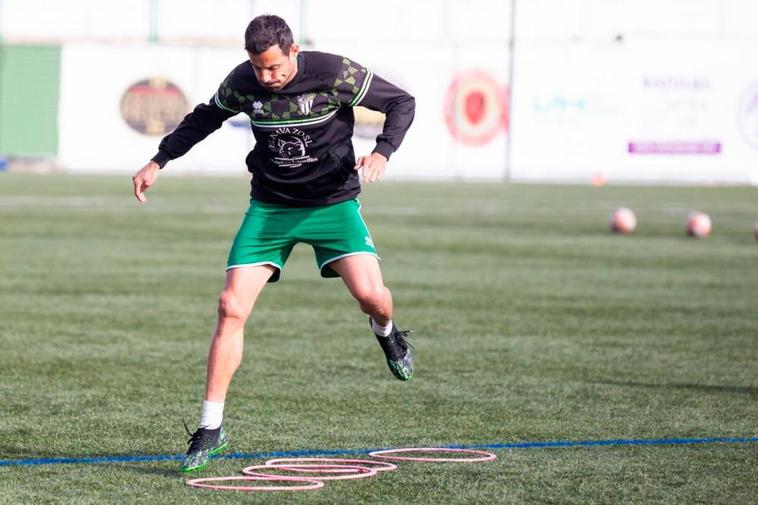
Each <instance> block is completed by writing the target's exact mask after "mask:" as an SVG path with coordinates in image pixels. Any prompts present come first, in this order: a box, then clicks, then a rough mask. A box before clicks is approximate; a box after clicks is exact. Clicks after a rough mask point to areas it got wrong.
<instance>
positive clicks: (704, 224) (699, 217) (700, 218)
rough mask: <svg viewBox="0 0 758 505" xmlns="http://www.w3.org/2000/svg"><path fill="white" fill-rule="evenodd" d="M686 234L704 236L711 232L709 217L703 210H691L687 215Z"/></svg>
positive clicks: (695, 236)
mask: <svg viewBox="0 0 758 505" xmlns="http://www.w3.org/2000/svg"><path fill="white" fill-rule="evenodd" d="M686 229H687V235H689V236H690V237H693V238H705V237H707V236H708V235H710V234H711V218H710V217H709V216H708V214H706V213H704V212H692V213H691V214H690V215H689V216H687V225H686Z"/></svg>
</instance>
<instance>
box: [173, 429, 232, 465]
mask: <svg viewBox="0 0 758 505" xmlns="http://www.w3.org/2000/svg"><path fill="white" fill-rule="evenodd" d="M184 429H186V430H187V434H188V435H190V439H189V440H187V443H188V444H190V446H189V450H187V455H186V456H185V457H184V459H183V460H182V466H181V467H179V471H181V472H184V473H186V472H194V471H197V470H202V469H203V468H205V467H206V466H208V462H209V460H210V459H211V456H213V455H214V454H218V453H219V452H221V451H223V450H224V449H225V448H226V446H227V445H229V441H228V440H227V438H226V433H225V432H224V428H222V427H220V426H219V427H218V428H216V429H215V430H209V429H207V428H198V429H197V431H195V433H190V432H189V429H187V425H186V424H185V426H184Z"/></svg>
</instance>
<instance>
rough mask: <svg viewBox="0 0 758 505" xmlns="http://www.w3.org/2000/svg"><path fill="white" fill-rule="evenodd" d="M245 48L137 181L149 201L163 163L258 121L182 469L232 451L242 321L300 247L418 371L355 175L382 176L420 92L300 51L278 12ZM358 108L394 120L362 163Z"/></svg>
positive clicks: (399, 362)
mask: <svg viewBox="0 0 758 505" xmlns="http://www.w3.org/2000/svg"><path fill="white" fill-rule="evenodd" d="M245 50H246V51H247V54H248V60H246V61H245V62H243V63H241V64H240V65H238V66H237V67H236V68H234V70H232V72H231V73H230V74H229V75H228V76H227V78H226V79H224V81H223V82H222V83H221V85H220V86H219V88H218V91H216V94H215V95H214V96H213V98H211V100H210V101H209V102H208V103H207V104H200V105H198V106H197V107H195V109H194V110H193V111H192V112H191V113H190V114H188V115H187V116H186V117H185V118H184V120H183V121H182V122H181V124H179V126H178V127H177V128H176V130H174V132H173V133H171V134H169V135H168V136H166V137H165V138H164V139H163V140H162V141H161V143H160V146H159V148H158V154H156V155H155V156H154V157H153V158H152V159H151V160H150V161H149V162H148V163H147V165H145V166H144V167H143V168H142V169H140V170H139V171H138V172H137V173H136V174H135V175H134V177H133V181H134V195H135V196H136V197H137V199H138V200H139V201H140V202H142V203H145V202H146V201H147V199H146V197H145V192H146V191H147V189H148V188H150V186H152V185H153V184H154V183H155V182H156V180H157V178H158V174H159V170H160V169H162V168H163V167H164V166H165V165H166V163H168V162H169V161H170V160H173V159H176V158H178V157H180V156H182V155H184V154H185V153H187V151H189V150H190V148H192V146H194V145H195V144H197V143H198V142H200V141H201V140H203V139H204V138H205V137H207V136H208V135H209V134H210V133H212V132H213V131H215V130H217V129H218V128H220V127H221V124H222V123H223V122H224V121H225V120H226V119H229V118H231V117H232V116H235V115H237V114H239V113H244V114H247V115H248V116H249V117H250V123H251V125H252V130H253V135H254V136H255V141H256V142H255V147H254V148H253V150H252V151H250V153H249V154H248V155H247V158H246V160H245V161H246V164H247V168H248V170H249V171H250V172H251V173H252V182H251V185H252V189H251V192H250V195H251V199H250V207H249V208H248V210H247V212H246V213H245V216H244V218H243V220H242V224H241V226H240V229H239V231H238V232H237V236H236V237H235V238H234V242H233V243H232V246H231V250H230V251H229V258H228V262H227V271H226V283H225V285H224V289H223V291H222V292H221V295H220V297H219V302H218V323H217V325H216V329H215V331H214V333H213V337H212V338H211V343H210V350H209V352H208V366H207V371H206V384H205V401H203V408H202V414H201V417H200V423H199V425H198V428H197V430H196V431H195V432H194V434H192V435H191V438H190V440H189V444H190V446H189V450H188V451H187V456H186V457H185V458H184V460H183V461H182V464H181V467H180V470H181V471H183V472H190V471H193V470H200V469H202V468H205V467H206V466H207V464H208V460H209V458H210V456H211V455H213V454H215V453H218V452H220V451H222V450H223V449H224V448H226V446H227V444H228V440H227V437H226V434H225V433H224V429H223V427H222V426H221V424H222V419H223V408H224V401H225V398H226V393H227V389H228V388H229V384H230V382H231V380H232V376H233V375H234V372H235V371H236V370H237V368H238V366H239V364H240V362H241V360H242V348H243V332H244V327H245V322H246V321H247V318H248V317H249V316H250V313H251V312H252V309H253V306H254V305H255V301H256V299H257V297H258V295H259V294H260V292H261V290H262V289H263V287H264V286H265V285H266V283H268V282H276V281H277V280H279V277H280V275H281V272H282V269H283V268H284V264H285V262H286V261H287V257H288V256H289V254H290V252H291V251H292V248H293V247H294V245H295V244H297V243H298V242H304V243H307V244H310V245H311V246H313V249H314V252H315V255H316V261H317V263H318V266H319V269H320V271H321V276H322V277H338V276H339V277H341V278H342V281H343V282H344V283H345V286H346V287H347V289H348V290H349V291H350V293H351V294H352V296H353V297H354V298H355V299H356V301H357V302H358V304H359V305H360V308H361V310H362V311H363V312H364V313H365V314H367V315H368V316H369V324H370V327H371V329H372V331H373V332H374V334H375V335H376V338H377V340H378V341H379V344H380V345H381V348H382V350H383V351H384V354H385V357H386V359H387V364H388V365H389V368H390V370H391V371H392V373H393V374H394V376H395V377H397V378H398V379H400V380H408V379H410V378H411V376H412V375H413V354H412V349H411V348H410V347H409V344H408V342H407V341H406V337H407V334H408V331H401V330H399V329H398V328H397V327H396V326H395V324H394V323H393V321H392V314H393V305H392V294H391V293H390V291H389V289H387V288H386V287H385V285H384V281H383V280H382V274H381V270H380V269H379V261H378V256H377V253H376V248H375V246H374V241H373V239H372V237H371V234H370V233H369V231H368V228H367V227H366V224H365V222H364V221H363V218H362V217H361V214H360V205H359V203H358V200H357V199H356V197H357V195H358V194H359V193H360V190H361V186H360V179H359V171H360V172H361V173H362V177H363V180H364V181H365V182H369V183H370V182H374V181H378V180H379V179H381V177H382V176H383V175H384V171H385V168H386V164H387V161H388V160H389V158H390V156H391V155H392V153H393V152H395V151H396V150H397V148H398V147H399V146H400V143H401V142H402V140H403V137H404V136H405V133H406V132H407V131H408V128H409V127H410V125H411V123H412V121H413V115H414V111H415V101H414V99H413V97H412V96H410V95H409V94H408V93H406V92H405V91H403V90H402V89H400V88H398V87H397V86H394V85H393V84H390V83H389V82H387V81H385V80H384V79H382V78H381V77H379V76H377V75H375V74H373V73H372V72H371V71H370V70H369V69H367V68H366V67H363V66H362V65H359V64H357V63H355V62H354V61H352V60H350V59H348V58H345V57H343V56H338V55H335V54H328V53H322V52H316V51H300V48H299V47H298V45H297V44H295V43H294V41H293V37H292V31H291V30H290V28H289V27H288V26H287V23H286V22H285V21H284V20H283V19H281V18H279V17H277V16H272V15H264V16H259V17H256V18H255V19H253V20H252V21H251V22H250V24H249V25H248V27H247V30H246V31H245ZM357 105H362V106H364V107H368V108H369V109H373V110H377V111H381V112H383V113H385V115H386V120H385V122H384V128H383V131H382V133H381V134H380V135H379V136H377V138H376V147H375V148H374V149H373V152H372V153H371V154H368V155H365V156H361V157H359V158H358V159H357V160H356V159H355V154H354V152H353V145H352V142H351V138H352V135H353V125H354V116H353V111H352V107H354V106H357Z"/></svg>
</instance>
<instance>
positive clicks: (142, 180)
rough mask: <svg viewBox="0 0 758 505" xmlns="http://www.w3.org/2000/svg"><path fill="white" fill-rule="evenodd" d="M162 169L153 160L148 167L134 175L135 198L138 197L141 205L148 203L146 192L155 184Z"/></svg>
mask: <svg viewBox="0 0 758 505" xmlns="http://www.w3.org/2000/svg"><path fill="white" fill-rule="evenodd" d="M160 169H161V167H160V166H159V165H158V164H157V163H156V162H154V161H152V160H151V161H150V162H148V164H147V165H145V166H144V167H142V168H141V169H140V170H139V171H138V172H137V173H136V174H134V177H132V181H134V196H136V197H137V200H139V201H140V203H145V202H147V198H146V197H145V191H147V188H149V187H150V186H152V185H153V184H155V181H156V180H157V179H158V171H159V170H160Z"/></svg>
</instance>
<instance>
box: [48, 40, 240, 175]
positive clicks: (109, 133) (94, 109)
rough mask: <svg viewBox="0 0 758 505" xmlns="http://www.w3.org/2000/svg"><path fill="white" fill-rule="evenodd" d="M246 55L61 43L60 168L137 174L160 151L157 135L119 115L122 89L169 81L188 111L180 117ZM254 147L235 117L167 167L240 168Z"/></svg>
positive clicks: (180, 169)
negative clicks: (62, 46)
mask: <svg viewBox="0 0 758 505" xmlns="http://www.w3.org/2000/svg"><path fill="white" fill-rule="evenodd" d="M244 58H245V53H244V52H243V51H242V50H234V49H212V48H173V47H161V46H156V45H138V46H123V45H118V46H116V45H93V44H67V45H65V46H64V48H63V52H62V63H61V95H60V113H59V130H60V137H59V138H60V143H59V146H60V147H59V159H58V162H59V165H60V167H61V168H62V169H64V170H69V171H97V172H102V171H126V172H133V171H136V170H137V169H138V168H140V167H142V166H143V165H144V164H145V163H146V162H147V161H148V160H149V159H150V158H151V157H152V156H153V155H154V154H155V153H156V152H157V150H158V144H159V143H160V140H161V138H162V135H161V134H157V135H151V134H145V133H142V132H140V131H138V130H136V129H134V128H132V127H130V126H129V124H128V123H127V121H126V119H125V117H124V115H123V114H122V101H123V100H124V95H125V93H126V92H127V90H128V89H129V88H130V87H131V86H133V85H135V84H136V83H140V82H143V81H145V80H151V79H159V80H163V81H165V82H167V83H170V84H171V85H173V86H175V87H176V88H178V90H179V91H180V92H181V93H182V94H183V95H184V97H185V100H186V104H185V105H184V108H185V110H184V111H177V112H178V113H179V114H180V115H183V114H186V113H187V112H189V111H190V110H191V109H192V108H193V107H194V106H195V105H196V104H198V103H201V102H202V103H207V102H208V100H209V99H210V98H211V97H212V96H213V94H214V93H215V91H216V89H217V88H218V85H219V83H220V82H221V81H222V80H223V79H224V77H226V75H227V74H228V73H229V71H230V70H231V69H232V68H234V66H236V65H237V64H239V63H240V62H241V61H243V60H244ZM137 92H139V90H137ZM171 98H173V97H171ZM137 113H139V111H137ZM145 114H147V112H146V113H145ZM235 124H236V125H239V126H235ZM154 130H157V131H160V128H158V129H154ZM251 147H252V135H251V134H250V130H249V126H247V121H246V119H245V118H244V117H243V116H238V117H236V118H232V119H231V120H229V121H226V122H225V123H224V125H223V126H222V127H221V129H220V130H218V131H216V132H215V133H212V134H211V135H210V136H209V137H208V138H206V139H205V141H203V142H201V143H200V144H198V145H196V146H195V147H194V148H193V149H192V150H191V151H190V152H189V153H188V154H187V155H185V156H184V157H182V158H180V159H177V160H175V161H172V162H171V163H170V164H169V167H170V170H171V171H172V172H190V171H193V172H208V173H215V172H244V171H245V164H244V159H245V156H246V154H247V152H248V151H249V150H250V149H251Z"/></svg>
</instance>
